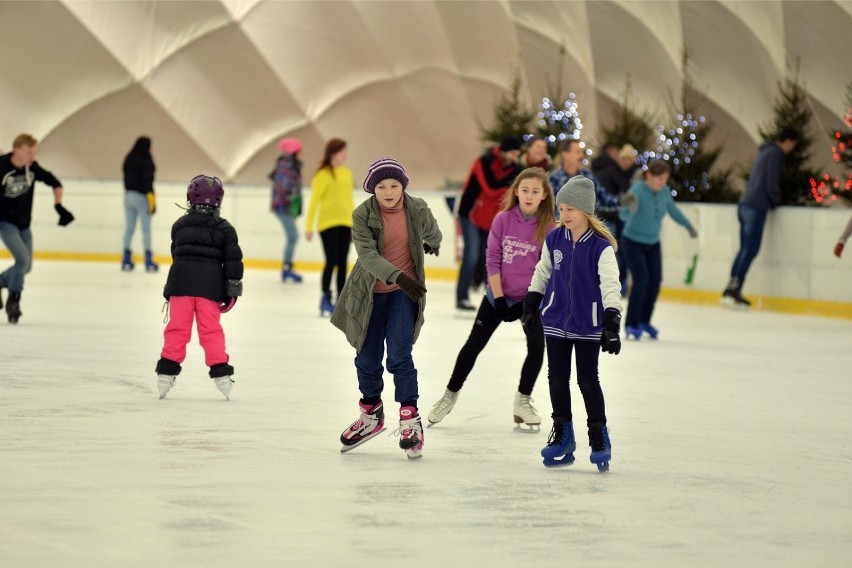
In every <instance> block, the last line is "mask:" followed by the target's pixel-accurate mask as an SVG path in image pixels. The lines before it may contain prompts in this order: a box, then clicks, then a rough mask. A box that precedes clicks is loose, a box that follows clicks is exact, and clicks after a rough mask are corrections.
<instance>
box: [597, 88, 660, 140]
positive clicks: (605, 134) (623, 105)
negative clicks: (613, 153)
mask: <svg viewBox="0 0 852 568" xmlns="http://www.w3.org/2000/svg"><path fill="white" fill-rule="evenodd" d="M632 90H633V86H632V85H631V83H630V76H629V75H628V77H627V81H626V83H625V86H624V97H623V98H622V99H621V101H619V102H618V103H616V104H615V107H614V108H613V111H612V115H611V116H610V119H609V121H608V122H607V123H605V124H604V125H603V127H602V128H601V131H600V135H599V139H600V141H599V143H598V147H600V148H603V146H604V144H606V143H608V142H612V143H613V144H617V145H618V146H624V145H625V144H631V145H632V146H633V147H634V148H636V149H637V150H638V151H639V152H640V153H642V152H644V151H646V150H648V149H650V148H651V147H652V146H653V144H654V142H656V137H655V136H654V134H655V130H654V127H653V126H652V124H654V117H653V116H652V115H651V113H649V112H647V111H644V112H643V111H639V110H637V109H636V107H635V106H634V104H633V99H632Z"/></svg>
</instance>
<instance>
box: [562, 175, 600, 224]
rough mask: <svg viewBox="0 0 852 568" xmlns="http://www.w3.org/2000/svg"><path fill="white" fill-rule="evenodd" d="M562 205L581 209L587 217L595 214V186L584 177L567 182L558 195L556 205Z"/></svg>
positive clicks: (577, 177) (573, 178) (576, 177)
mask: <svg viewBox="0 0 852 568" xmlns="http://www.w3.org/2000/svg"><path fill="white" fill-rule="evenodd" d="M560 203H563V204H565V205H570V206H571V207H573V208H575V209H579V210H580V211H582V212H583V213H586V214H587V215H594V214H595V184H594V182H593V181H592V180H590V179H589V178H587V177H584V176H574V177H572V178H571V179H569V180H568V181H567V182H565V185H563V186H562V189H560V190H559V193H557V194H556V205H557V207H558V206H559V204H560Z"/></svg>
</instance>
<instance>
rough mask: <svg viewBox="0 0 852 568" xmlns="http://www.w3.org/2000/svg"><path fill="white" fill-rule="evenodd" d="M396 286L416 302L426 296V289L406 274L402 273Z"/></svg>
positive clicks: (397, 278)
mask: <svg viewBox="0 0 852 568" xmlns="http://www.w3.org/2000/svg"><path fill="white" fill-rule="evenodd" d="M396 285H397V286H399V288H400V290H402V291H403V292H405V295H406V296H408V297H409V298H411V299H412V300H413V301H415V302H418V301H420V299H421V298H422V297H423V296H425V295H426V287H425V286H424V285H423V284H421V283H420V282H418V281H417V280H415V279H414V278H412V277H411V276H409V275H408V274H406V273H405V272H400V273H399V276H397V277H396Z"/></svg>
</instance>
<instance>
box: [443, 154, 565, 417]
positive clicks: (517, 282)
mask: <svg viewBox="0 0 852 568" xmlns="http://www.w3.org/2000/svg"><path fill="white" fill-rule="evenodd" d="M552 211H553V189H552V188H551V187H550V182H549V181H548V179H547V172H545V171H544V170H543V169H541V168H527V169H526V170H524V171H522V172H521V173H520V174H519V175H518V177H517V178H515V181H514V183H513V184H512V187H511V188H510V189H509V191H507V192H506V196H505V197H504V199H503V208H502V211H501V212H500V213H498V214H497V216H496V217H495V218H494V222H493V224H492V225H491V230H490V232H489V233H488V245H487V248H486V253H485V258H486V269H487V272H488V282H487V284H486V288H485V297H484V298H483V299H482V304H481V305H480V306H479V312H478V313H477V314H476V323H474V325H473V329H471V331H470V337H468V339H467V342H466V343H465V344H464V346H463V347H462V348H461V351H460V352H459V355H458V358H457V359H456V364H455V367H454V368H453V372H452V375H450V381H449V383H448V384H447V389H446V391H445V392H444V396H443V397H441V399H440V400H439V401H438V402H436V403H435V405H434V406H433V407H432V411H431V412H430V413H429V416H428V419H429V425H430V426H431V425H433V424H437V423H438V422H440V421H441V420H443V419H444V417H445V416H446V415H447V414H449V413H450V411H451V410H452V409H453V406H455V404H456V400H457V399H458V396H459V391H460V390H461V388H462V386H463V385H464V382H465V379H467V376H468V375H469V374H470V372H471V371H472V370H473V365H474V364H475V363H476V358H477V356H478V355H479V354H480V353H481V352H482V350H483V349H485V346H486V345H487V344H488V340H489V339H491V336H492V335H493V334H494V331H495V330H496V329H497V327H498V326H499V325H500V322H504V321H506V322H509V321H515V320H517V319H519V318H520V317H521V315H522V314H523V307H524V306H523V300H524V296H525V295H526V293H527V288H529V285H530V280H531V279H532V274H533V270H535V265H536V263H537V262H538V259H539V256H540V251H541V245H542V243H543V242H544V237H545V235H546V234H547V232H548V231H550V230H551V229H553V227H554V223H553V213H552ZM524 334H525V335H526V336H527V357H526V360H525V361H524V364H523V367H521V381H520V385H519V386H518V392H516V393H515V406H514V413H515V424H517V425H518V428H519V429H524V430H532V431H538V429H539V425H540V424H541V417H539V415H538V413H536V410H535V408H533V407H532V405H531V399H530V395H531V394H532V390H533V386H534V385H535V380H536V378H537V377H538V374H539V372H540V371H541V367H542V365H543V364H544V334H543V332H542V329H541V322H538V321H536V322H533V323H532V324H530V325H525V326H524ZM521 424H526V427H523V426H521Z"/></svg>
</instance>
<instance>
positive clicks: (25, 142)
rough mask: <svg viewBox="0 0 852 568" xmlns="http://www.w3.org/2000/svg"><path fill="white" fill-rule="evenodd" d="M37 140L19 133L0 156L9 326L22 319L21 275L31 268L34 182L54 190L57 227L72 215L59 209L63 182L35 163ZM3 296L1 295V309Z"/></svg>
mask: <svg viewBox="0 0 852 568" xmlns="http://www.w3.org/2000/svg"><path fill="white" fill-rule="evenodd" d="M37 144H38V141H37V140H36V139H35V138H33V136H32V135H30V134H20V135H18V136H17V137H16V138H15V141H14V142H13V143H12V151H11V152H10V153H8V154H4V155H2V156H0V240H2V241H3V244H4V245H5V246H6V248H7V249H9V253H10V254H11V255H12V258H14V259H15V264H13V265H12V266H11V267H10V268H7V269H6V270H5V271H4V272H3V273H2V274H0V290H2V289H3V288H8V289H9V297H8V298H7V300H6V315H7V316H8V318H9V323H18V319H19V318H20V317H21V315H22V314H21V292H23V290H24V276H25V275H26V274H28V273H29V271H30V269H31V268H32V265H33V235H32V232H31V231H30V222H31V221H32V213H33V195H34V191H33V188H34V187H35V182H37V181H40V182H42V183H46V184H47V185H49V186H51V187H52V188H53V202H54V206H53V208H54V209H55V210H56V212H57V213H58V214H59V224H60V225H62V226H65V225H67V224H68V223H70V222H71V221H73V220H74V216H73V215H72V214H71V213H70V212H69V211H68V210H67V209H65V208H64V207H63V206H62V183H61V182H60V181H59V180H58V179H57V178H56V176H54V175H53V174H52V173H50V172H49V171H47V170H45V169H44V168H42V167H41V166H40V165H39V164H38V162H36V161H35V156H36V146H37ZM2 307H3V297H2V295H0V308H2Z"/></svg>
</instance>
